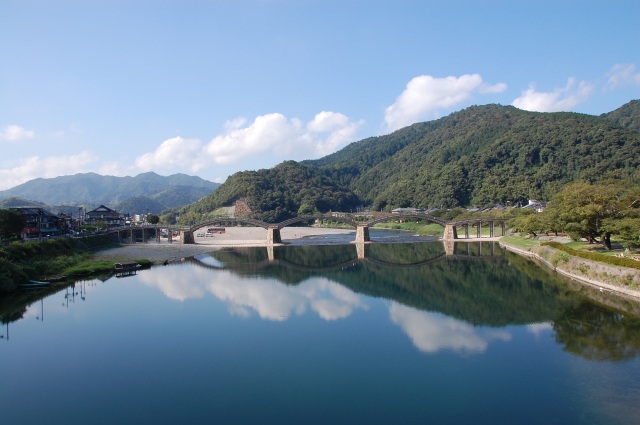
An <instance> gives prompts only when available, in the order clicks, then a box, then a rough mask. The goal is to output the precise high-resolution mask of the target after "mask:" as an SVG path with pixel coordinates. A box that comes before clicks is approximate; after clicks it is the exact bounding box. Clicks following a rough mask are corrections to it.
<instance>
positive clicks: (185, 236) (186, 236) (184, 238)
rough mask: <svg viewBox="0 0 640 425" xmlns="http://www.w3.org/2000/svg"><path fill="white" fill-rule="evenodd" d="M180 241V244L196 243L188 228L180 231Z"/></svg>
mask: <svg viewBox="0 0 640 425" xmlns="http://www.w3.org/2000/svg"><path fill="white" fill-rule="evenodd" d="M180 243H182V244H194V243H196V241H195V239H194V238H193V232H192V231H190V230H183V231H181V232H180Z"/></svg>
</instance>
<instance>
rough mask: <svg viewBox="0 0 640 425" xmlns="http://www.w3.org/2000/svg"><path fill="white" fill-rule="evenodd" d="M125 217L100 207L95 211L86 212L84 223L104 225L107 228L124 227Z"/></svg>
mask: <svg viewBox="0 0 640 425" xmlns="http://www.w3.org/2000/svg"><path fill="white" fill-rule="evenodd" d="M124 221H125V217H124V215H122V214H120V213H119V212H117V211H115V210H112V209H111V208H109V207H105V206H104V205H100V206H99V207H98V208H96V209H95V210H91V211H87V212H86V213H85V215H84V223H85V224H87V225H90V226H95V225H97V224H98V223H104V224H105V225H106V226H107V227H119V226H124Z"/></svg>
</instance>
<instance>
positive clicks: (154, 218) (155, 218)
mask: <svg viewBox="0 0 640 425" xmlns="http://www.w3.org/2000/svg"><path fill="white" fill-rule="evenodd" d="M147 221H148V222H149V223H151V224H158V222H159V221H160V217H159V216H158V215H156V214H149V215H148V216H147Z"/></svg>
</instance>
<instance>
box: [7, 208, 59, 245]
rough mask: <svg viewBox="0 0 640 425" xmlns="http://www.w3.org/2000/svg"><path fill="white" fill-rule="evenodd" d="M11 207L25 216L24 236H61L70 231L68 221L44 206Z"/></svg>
mask: <svg viewBox="0 0 640 425" xmlns="http://www.w3.org/2000/svg"><path fill="white" fill-rule="evenodd" d="M9 209H10V210H12V211H17V212H19V213H20V214H22V216H23V217H24V222H25V227H24V229H23V231H22V237H23V238H36V237H45V236H59V235H62V234H65V233H67V231H68V227H67V223H66V222H65V220H64V219H63V218H61V217H59V216H57V215H55V214H53V213H52V212H50V211H47V210H45V209H44V208H38V207H16V208H9Z"/></svg>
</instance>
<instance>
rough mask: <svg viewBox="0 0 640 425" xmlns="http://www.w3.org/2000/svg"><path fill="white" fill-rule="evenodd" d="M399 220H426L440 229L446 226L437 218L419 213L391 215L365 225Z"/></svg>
mask: <svg viewBox="0 0 640 425" xmlns="http://www.w3.org/2000/svg"><path fill="white" fill-rule="evenodd" d="M399 218H412V219H421V220H426V221H430V222H432V223H436V224H439V225H440V226H442V227H445V226H446V224H447V223H446V222H444V221H442V220H440V219H439V218H436V217H434V216H431V215H427V214H420V213H415V214H393V215H386V216H383V217H378V218H376V219H375V220H371V221H370V222H368V223H367V226H374V225H376V224H378V223H385V222H387V221H392V220H397V219H399Z"/></svg>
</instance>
